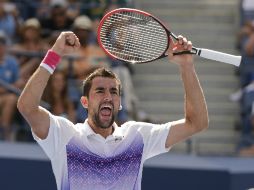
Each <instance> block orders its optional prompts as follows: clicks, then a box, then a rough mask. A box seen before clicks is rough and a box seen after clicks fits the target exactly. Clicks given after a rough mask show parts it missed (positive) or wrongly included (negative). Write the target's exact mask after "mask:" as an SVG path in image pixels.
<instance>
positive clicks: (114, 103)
mask: <svg viewBox="0 0 254 190" xmlns="http://www.w3.org/2000/svg"><path fill="white" fill-rule="evenodd" d="M171 44H172V45H171V46H170V48H169V51H168V53H169V60H170V62H174V63H176V64H177V65H178V67H179V70H180V74H181V77H182V81H183V86H184V89H185V109H184V110H185V118H183V119H181V120H177V121H171V122H168V123H165V124H152V123H143V122H136V121H129V122H126V123H124V124H123V125H122V126H121V127H120V126H117V124H116V123H115V122H114V121H115V117H116V115H117V113H118V111H119V109H121V102H120V91H121V83H120V81H119V80H118V78H117V76H116V75H115V74H114V73H112V72H111V71H109V70H107V69H103V68H101V69H98V70H96V71H95V72H93V73H92V74H91V75H90V76H89V77H88V78H87V79H85V81H84V86H83V90H84V94H83V96H82V97H81V103H82V105H83V106H84V107H85V108H86V109H87V110H88V118H87V119H86V120H85V122H84V123H78V124H73V123H72V122H70V121H69V120H67V119H65V118H62V117H59V116H54V115H52V114H51V113H50V112H49V111H47V110H45V109H44V108H42V107H40V106H39V103H40V100H41V96H42V93H43V91H44V89H45V86H46V84H47V82H48V80H49V78H50V76H51V74H53V72H54V69H55V68H56V66H57V64H58V63H59V62H60V59H61V57H62V56H64V55H67V54H72V53H74V52H75V51H77V50H78V48H79V46H80V43H79V39H78V38H77V37H76V35H75V34H74V33H72V32H62V33H61V34H60V35H59V37H58V39H57V40H56V42H55V44H54V45H53V47H52V48H51V49H50V50H49V51H48V52H47V54H46V56H45V57H44V59H43V60H42V62H41V64H40V66H39V67H38V69H37V70H36V71H35V73H34V74H33V75H32V77H31V78H30V80H29V81H28V83H27V84H26V87H25V89H24V90H23V92H22V94H21V96H20V97H19V100H18V109H19V111H20V112H21V113H22V115H23V116H24V117H25V119H26V120H27V121H28V123H29V124H30V126H31V128H32V133H33V136H34V138H35V140H36V141H37V142H38V143H39V144H40V146H41V147H42V148H43V150H44V151H45V152H46V154H47V156H48V157H49V158H50V160H51V164H52V168H53V172H54V175H55V178H56V183H57V188H58V189H59V190H105V189H111V190H129V189H132V190H133V189H135V190H140V189H141V178H142V169H143V164H144V162H145V160H146V159H148V158H151V157H153V156H155V155H158V154H161V153H165V152H167V151H169V150H170V148H171V147H172V146H173V145H174V144H176V143H178V142H180V141H183V140H185V139H187V138H188V137H190V136H191V135H193V134H195V133H198V132H200V131H202V130H203V129H205V128H207V127H208V113H207V107H206V102H205V98H204V95H203V92H202V89H201V86H200V83H199V81H198V78H197V75H196V72H195V68H194V64H193V57H192V55H186V54H185V55H177V56H173V52H176V51H183V50H191V48H192V44H191V42H190V41H187V40H186V38H184V37H182V36H179V41H178V42H176V44H173V41H172V42H171ZM169 90H170V89H169Z"/></svg>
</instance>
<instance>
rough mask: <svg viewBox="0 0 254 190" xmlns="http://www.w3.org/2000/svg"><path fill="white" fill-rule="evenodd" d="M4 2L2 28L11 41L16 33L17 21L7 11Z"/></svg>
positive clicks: (0, 18)
mask: <svg viewBox="0 0 254 190" xmlns="http://www.w3.org/2000/svg"><path fill="white" fill-rule="evenodd" d="M4 5H5V4H4V3H3V2H0V30H2V31H4V33H5V34H6V37H7V39H8V41H7V42H8V43H11V42H12V41H11V39H12V38H13V37H14V35H15V33H16V29H17V26H16V21H15V18H14V16H13V15H12V14H11V13H9V12H7V11H6V7H5V6H4Z"/></svg>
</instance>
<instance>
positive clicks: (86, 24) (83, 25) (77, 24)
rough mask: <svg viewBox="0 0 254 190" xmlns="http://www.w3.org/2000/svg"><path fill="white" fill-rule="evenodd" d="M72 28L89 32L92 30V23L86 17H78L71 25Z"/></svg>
mask: <svg viewBox="0 0 254 190" xmlns="http://www.w3.org/2000/svg"><path fill="white" fill-rule="evenodd" d="M73 28H80V29H84V30H91V29H92V21H91V19H90V18H89V17H88V16H86V15H81V16H78V17H77V18H76V19H75V20H74V23H73Z"/></svg>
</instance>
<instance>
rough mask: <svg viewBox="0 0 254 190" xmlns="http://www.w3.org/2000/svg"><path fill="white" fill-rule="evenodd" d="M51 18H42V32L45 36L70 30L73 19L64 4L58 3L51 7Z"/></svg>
mask: <svg viewBox="0 0 254 190" xmlns="http://www.w3.org/2000/svg"><path fill="white" fill-rule="evenodd" d="M49 14H50V17H49V18H42V19H40V23H41V28H42V33H43V36H44V37H49V36H50V35H51V34H52V33H53V32H57V33H58V32H59V31H65V30H70V29H71V26H72V23H73V20H72V19H71V18H69V17H68V15H67V9H66V6H65V5H64V4H61V3H57V4H53V5H52V7H51V12H50V13H49Z"/></svg>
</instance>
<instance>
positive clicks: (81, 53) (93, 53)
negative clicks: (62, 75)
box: [72, 15, 110, 79]
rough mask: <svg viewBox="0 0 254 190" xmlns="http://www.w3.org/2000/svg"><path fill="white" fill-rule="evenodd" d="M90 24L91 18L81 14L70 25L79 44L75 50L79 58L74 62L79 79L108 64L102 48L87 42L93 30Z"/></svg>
mask: <svg viewBox="0 0 254 190" xmlns="http://www.w3.org/2000/svg"><path fill="white" fill-rule="evenodd" d="M92 25H93V23H92V20H91V19H90V18H89V17H88V16H86V15H81V16H79V17H77V18H76V19H75V21H74V23H73V27H72V29H73V32H74V33H75V34H76V35H77V36H78V38H79V39H80V44H81V47H80V49H79V50H78V51H77V52H76V55H77V56H78V57H80V59H78V60H77V61H75V62H74V72H75V76H76V77H77V78H79V79H84V78H85V77H86V76H87V75H88V74H90V73H91V72H92V71H93V70H95V69H96V68H98V67H101V66H106V67H108V66H110V65H109V63H108V58H107V56H106V55H105V53H104V52H103V50H102V49H101V48H100V47H99V46H98V45H97V44H96V43H89V39H90V36H91V33H92V32H93V31H92Z"/></svg>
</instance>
